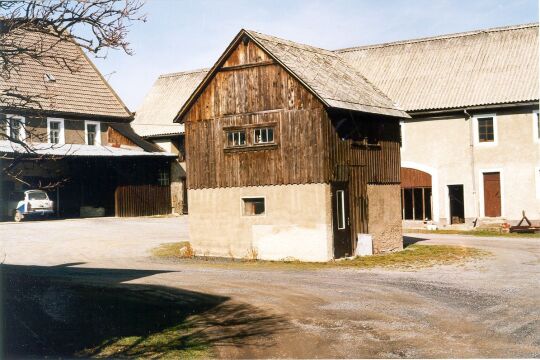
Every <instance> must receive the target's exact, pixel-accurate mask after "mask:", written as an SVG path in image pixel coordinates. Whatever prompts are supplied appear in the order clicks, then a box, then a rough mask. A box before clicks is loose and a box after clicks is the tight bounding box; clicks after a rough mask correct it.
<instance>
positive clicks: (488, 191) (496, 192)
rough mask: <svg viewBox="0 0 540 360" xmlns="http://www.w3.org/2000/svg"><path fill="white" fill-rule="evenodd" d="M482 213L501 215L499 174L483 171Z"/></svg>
mask: <svg viewBox="0 0 540 360" xmlns="http://www.w3.org/2000/svg"><path fill="white" fill-rule="evenodd" d="M484 215H485V216H486V217H499V216H501V174H500V173H498V172H491V173H484Z"/></svg>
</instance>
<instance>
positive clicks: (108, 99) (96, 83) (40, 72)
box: [0, 33, 131, 119]
mask: <svg viewBox="0 0 540 360" xmlns="http://www.w3.org/2000/svg"><path fill="white" fill-rule="evenodd" d="M14 36H19V38H20V41H23V42H24V43H26V44H30V45H32V44H39V45H38V46H43V48H45V49H47V48H48V47H52V48H51V49H49V50H47V51H46V52H45V54H44V56H43V57H42V59H40V60H41V61H42V64H40V63H39V62H37V61H35V60H31V59H29V58H25V59H24V61H23V64H22V65H21V66H20V69H19V71H18V72H11V74H10V75H11V77H10V79H7V80H6V79H0V91H2V90H7V89H10V88H14V87H15V88H17V89H18V92H19V93H21V94H24V95H29V96H32V97H34V99H36V98H39V99H40V106H41V110H44V111H52V112H60V113H69V114H82V115H90V116H105V117H117V118H124V119H129V118H131V113H130V111H129V110H128V109H127V107H126V106H125V105H124V103H123V102H122V100H121V99H120V98H119V97H118V95H117V94H116V93H115V92H114V90H113V89H112V88H111V87H110V86H109V84H108V83H107V81H106V80H105V79H104V78H103V76H102V75H101V74H100V72H99V71H98V70H97V68H96V67H95V66H94V64H93V63H92V62H91V61H90V59H89V58H88V57H87V56H86V55H85V54H84V52H83V51H82V49H81V48H80V47H79V46H78V45H77V44H75V43H73V42H69V41H61V42H58V43H57V44H55V42H57V41H58V40H57V39H56V38H53V37H52V36H50V35H45V34H40V33H24V34H18V35H14ZM53 44H54V46H52V45H53ZM55 57H56V59H59V60H60V61H57V60H55V59H54V58H55ZM62 60H66V61H65V63H63V61H62ZM66 64H68V65H69V67H68V66H66ZM46 74H50V75H52V77H53V78H54V79H55V81H46V80H45V75H46ZM6 106H8V104H6V100H4V101H2V99H0V107H6ZM30 106H32V105H30ZM33 107H34V108H39V107H37V106H36V105H33Z"/></svg>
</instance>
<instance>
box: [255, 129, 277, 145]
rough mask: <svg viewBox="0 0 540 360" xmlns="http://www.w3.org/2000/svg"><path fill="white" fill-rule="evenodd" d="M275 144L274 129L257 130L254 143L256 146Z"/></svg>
mask: <svg viewBox="0 0 540 360" xmlns="http://www.w3.org/2000/svg"><path fill="white" fill-rule="evenodd" d="M273 142H274V128H271V127H265V128H260V129H255V131H254V143H255V144H271V143H273Z"/></svg>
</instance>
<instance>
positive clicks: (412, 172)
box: [401, 168, 431, 188]
mask: <svg viewBox="0 0 540 360" xmlns="http://www.w3.org/2000/svg"><path fill="white" fill-rule="evenodd" d="M401 187H402V188H414V187H431V175H430V174H428V173H425V172H423V171H420V170H417V169H410V168H401Z"/></svg>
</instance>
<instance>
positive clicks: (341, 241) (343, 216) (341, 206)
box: [332, 182, 352, 259]
mask: <svg viewBox="0 0 540 360" xmlns="http://www.w3.org/2000/svg"><path fill="white" fill-rule="evenodd" d="M332 213H333V215H332V219H333V232H334V258H336V259H338V258H342V257H347V256H352V242H351V227H350V220H349V191H348V183H346V182H339V183H333V184H332Z"/></svg>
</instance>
